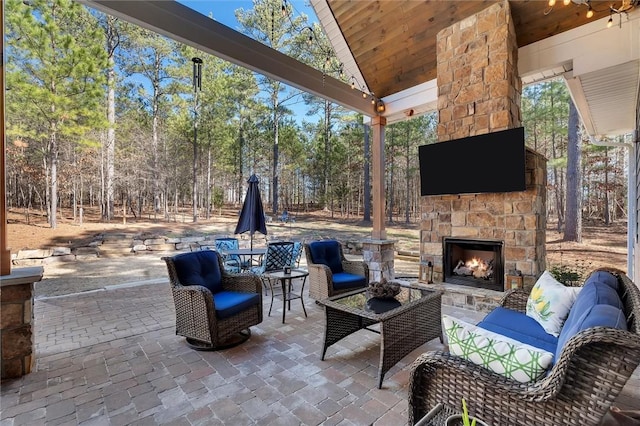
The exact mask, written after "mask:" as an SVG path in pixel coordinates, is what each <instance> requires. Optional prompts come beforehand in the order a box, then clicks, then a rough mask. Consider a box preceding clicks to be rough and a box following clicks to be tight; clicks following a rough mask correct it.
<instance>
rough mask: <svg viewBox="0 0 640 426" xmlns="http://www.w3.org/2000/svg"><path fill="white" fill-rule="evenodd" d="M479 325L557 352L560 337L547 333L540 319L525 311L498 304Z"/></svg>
mask: <svg viewBox="0 0 640 426" xmlns="http://www.w3.org/2000/svg"><path fill="white" fill-rule="evenodd" d="M477 325H478V327H481V328H484V329H485V330H489V331H493V332H494V333H498V334H502V335H503V336H507V337H510V338H512V339H515V340H517V341H519V342H522V343H526V344H528V345H531V346H535V347H536V348H540V349H544V350H545V351H548V352H551V353H555V352H556V346H557V344H558V338H557V337H555V336H553V335H551V334H549V333H547V332H546V331H545V330H544V328H542V326H541V325H540V324H539V323H538V321H536V320H535V319H533V318H531V317H530V316H528V315H526V314H525V313H524V312H518V311H514V310H512V309H507V308H504V307H502V306H498V307H497V308H495V309H494V310H493V311H491V312H490V313H489V314H488V315H487V316H486V317H485V318H484V319H483V320H482V321H481V322H479V323H478V324H477Z"/></svg>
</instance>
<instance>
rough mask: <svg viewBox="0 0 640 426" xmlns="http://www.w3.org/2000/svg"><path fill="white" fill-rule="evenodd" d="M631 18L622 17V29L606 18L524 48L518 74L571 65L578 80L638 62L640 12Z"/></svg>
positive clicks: (639, 52)
mask: <svg viewBox="0 0 640 426" xmlns="http://www.w3.org/2000/svg"><path fill="white" fill-rule="evenodd" d="M552 13H553V12H552ZM616 18H618V17H614V22H615V21H616ZM628 18H629V19H627V18H626V16H625V15H623V16H622V27H621V28H620V27H618V25H617V24H616V25H614V26H613V27H611V28H607V21H608V20H609V18H608V17H606V18H602V19H599V20H597V21H594V22H590V23H588V24H585V25H582V26H580V27H577V28H574V29H573V30H570V31H565V32H563V33H560V34H557V35H555V36H552V37H549V38H546V39H544V40H540V41H538V42H536V43H532V44H530V45H527V46H524V47H521V48H519V49H518V73H519V74H520V76H521V77H526V76H528V75H531V74H535V73H538V72H541V71H542V70H545V69H550V68H554V67H557V66H559V65H562V64H564V63H567V62H571V63H572V64H573V76H574V77H577V76H580V75H581V74H584V73H588V72H591V71H595V70H599V69H602V68H609V67H611V66H614V65H618V64H623V63H625V62H629V61H632V60H635V59H638V55H640V45H639V44H640V41H639V34H640V30H639V28H640V9H636V10H633V11H632V12H631V13H629V17H628Z"/></svg>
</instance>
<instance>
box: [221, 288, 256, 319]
mask: <svg viewBox="0 0 640 426" xmlns="http://www.w3.org/2000/svg"><path fill="white" fill-rule="evenodd" d="M213 301H214V303H215V305H216V317H218V318H221V319H224V318H229V317H231V316H233V315H235V314H237V313H239V312H242V311H244V310H246V309H248V308H250V307H252V306H254V305H257V304H258V303H262V300H261V299H260V295H259V294H258V293H242V292H239V291H219V292H218V293H216V294H214V295H213Z"/></svg>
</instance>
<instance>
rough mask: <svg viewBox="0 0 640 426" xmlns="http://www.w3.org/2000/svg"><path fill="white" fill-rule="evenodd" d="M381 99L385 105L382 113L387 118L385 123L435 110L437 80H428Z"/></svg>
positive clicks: (436, 105) (436, 104) (436, 103)
mask: <svg viewBox="0 0 640 426" xmlns="http://www.w3.org/2000/svg"><path fill="white" fill-rule="evenodd" d="M382 101H383V102H384V105H385V111H384V113H383V114H382V115H383V116H384V117H385V118H386V119H387V124H391V123H395V122H397V121H402V120H405V119H408V118H410V117H417V116H419V115H422V114H426V113H429V112H432V111H437V109H438V82H437V80H436V79H433V80H429V81H427V82H425V83H421V84H418V85H417V86H413V87H410V88H408V89H405V90H402V91H400V92H398V93H394V94H393V95H389V96H385V97H384V98H383V99H382Z"/></svg>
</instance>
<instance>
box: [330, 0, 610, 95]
mask: <svg viewBox="0 0 640 426" xmlns="http://www.w3.org/2000/svg"><path fill="white" fill-rule="evenodd" d="M327 3H328V5H329V7H330V9H331V11H332V13H333V15H334V17H335V19H336V22H337V23H338V26H339V27H340V30H341V31H342V33H343V35H344V38H345V40H346V42H347V44H348V45H349V48H350V49H351V52H352V54H353V56H354V58H355V60H356V63H357V64H358V65H359V67H360V71H361V72H362V74H363V76H364V79H365V83H366V85H367V87H368V88H369V90H371V91H373V92H374V93H375V94H376V96H379V97H384V96H387V95H391V94H393V93H397V92H399V91H401V90H404V89H408V88H410V87H413V86H415V85H418V84H420V83H424V82H426V81H429V80H432V79H434V78H436V36H437V34H438V32H439V31H440V30H442V29H443V28H446V27H448V26H450V25H451V24H453V23H455V22H457V21H460V20H462V19H464V18H466V17H468V16H470V15H473V14H475V13H477V12H479V11H481V10H483V9H485V8H487V7H488V6H490V5H492V4H494V3H496V1H495V0H476V1H453V0H449V1H444V0H423V1H418V0H378V1H357V0H356V1H353V0H327ZM509 3H510V5H511V13H512V16H513V22H514V25H515V28H516V36H517V40H518V47H522V46H526V45H528V44H531V43H534V42H536V41H539V40H542V39H544V38H547V37H550V36H552V35H555V34H558V33H561V32H564V31H567V30H570V29H573V28H575V27H578V26H580V25H583V24H586V23H587V22H590V21H593V20H596V19H600V18H603V17H606V16H608V15H609V5H610V4H611V1H610V0H609V1H596V0H594V1H591V7H592V9H593V11H594V15H593V17H592V18H590V19H588V18H587V17H586V13H587V10H588V6H587V5H586V4H576V3H573V2H572V3H571V4H569V5H568V6H565V5H564V4H563V2H562V0H557V4H556V5H555V6H554V7H553V9H552V10H551V11H549V10H548V9H549V7H548V5H547V1H540V0H511V1H510V2H509ZM616 3H620V2H619V1H617V2H616ZM545 12H548V13H547V14H546V15H545ZM616 22H617V20H616Z"/></svg>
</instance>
